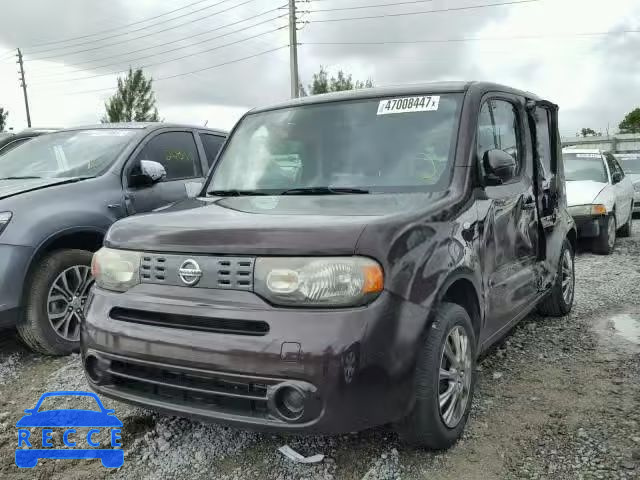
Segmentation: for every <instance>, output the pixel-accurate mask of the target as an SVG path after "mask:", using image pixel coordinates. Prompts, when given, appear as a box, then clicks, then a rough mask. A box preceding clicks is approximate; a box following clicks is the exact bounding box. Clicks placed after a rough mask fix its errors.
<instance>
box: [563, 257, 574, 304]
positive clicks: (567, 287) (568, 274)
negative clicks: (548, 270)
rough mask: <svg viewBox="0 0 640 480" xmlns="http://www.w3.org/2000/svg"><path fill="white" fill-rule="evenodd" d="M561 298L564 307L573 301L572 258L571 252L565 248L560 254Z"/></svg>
mask: <svg viewBox="0 0 640 480" xmlns="http://www.w3.org/2000/svg"><path fill="white" fill-rule="evenodd" d="M561 268H562V271H561V275H562V298H563V299H564V303H565V304H566V305H571V301H572V300H573V287H574V279H573V257H572V256H571V251H570V250H569V249H568V248H565V250H564V253H563V254H562V267H561Z"/></svg>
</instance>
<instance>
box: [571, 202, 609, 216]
mask: <svg viewBox="0 0 640 480" xmlns="http://www.w3.org/2000/svg"><path fill="white" fill-rule="evenodd" d="M567 211H568V212H569V214H570V215H571V216H573V217H579V216H588V215H606V214H607V207H605V206H604V205H600V204H596V205H576V206H573V207H567Z"/></svg>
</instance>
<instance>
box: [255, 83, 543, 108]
mask: <svg viewBox="0 0 640 480" xmlns="http://www.w3.org/2000/svg"><path fill="white" fill-rule="evenodd" d="M470 88H473V89H474V90H478V91H487V92H490V91H498V92H505V93H512V94H514V95H522V96H524V97H527V98H531V99H535V100H539V97H538V96H537V95H535V94H533V93H531V92H526V91H524V90H518V89H515V88H512V87H508V86H506V85H500V84H497V83H491V82H476V81H470V82H430V83H411V84H405V85H398V86H387V87H374V88H359V89H356V90H346V91H342V92H332V93H324V94H321V95H310V96H307V97H300V98H295V99H292V100H287V101H284V102H281V103H276V104H274V105H269V106H265V107H258V108H255V109H253V110H251V113H258V112H263V111H268V110H277V109H280V108H288V107H297V106H302V105H314V104H321V103H330V102H339V101H348V100H361V99H369V98H379V97H394V96H407V95H423V94H427V93H428V94H444V93H464V92H466V91H467V90H469V89H470Z"/></svg>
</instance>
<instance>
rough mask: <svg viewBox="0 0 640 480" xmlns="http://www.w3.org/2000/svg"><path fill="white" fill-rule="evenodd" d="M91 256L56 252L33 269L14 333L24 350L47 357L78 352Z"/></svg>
mask: <svg viewBox="0 0 640 480" xmlns="http://www.w3.org/2000/svg"><path fill="white" fill-rule="evenodd" d="M91 257H92V253H91V252H87V251H84V250H58V251H56V252H53V253H51V254H49V255H47V256H46V257H44V258H43V259H42V260H40V262H39V263H38V265H36V266H35V268H34V271H33V273H32V275H31V278H30V280H29V282H28V283H27V285H26V288H27V295H26V306H25V313H24V316H23V318H22V319H21V320H20V321H19V322H18V334H19V335H20V338H21V339H22V341H23V342H24V343H25V344H26V345H27V346H28V347H30V348H31V349H33V350H35V351H37V352H40V353H44V354H47V355H68V354H70V353H72V352H75V351H78V349H79V348H80V324H81V322H82V321H83V318H84V317H83V315H84V313H83V312H84V304H85V302H86V299H87V296H88V295H89V289H90V288H91V285H92V284H93V278H92V277H91V267H90V265H91Z"/></svg>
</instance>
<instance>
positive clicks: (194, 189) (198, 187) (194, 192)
mask: <svg viewBox="0 0 640 480" xmlns="http://www.w3.org/2000/svg"><path fill="white" fill-rule="evenodd" d="M184 188H185V190H186V191H187V198H196V197H197V196H198V195H199V194H200V192H201V191H202V182H187V183H185V184H184Z"/></svg>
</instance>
